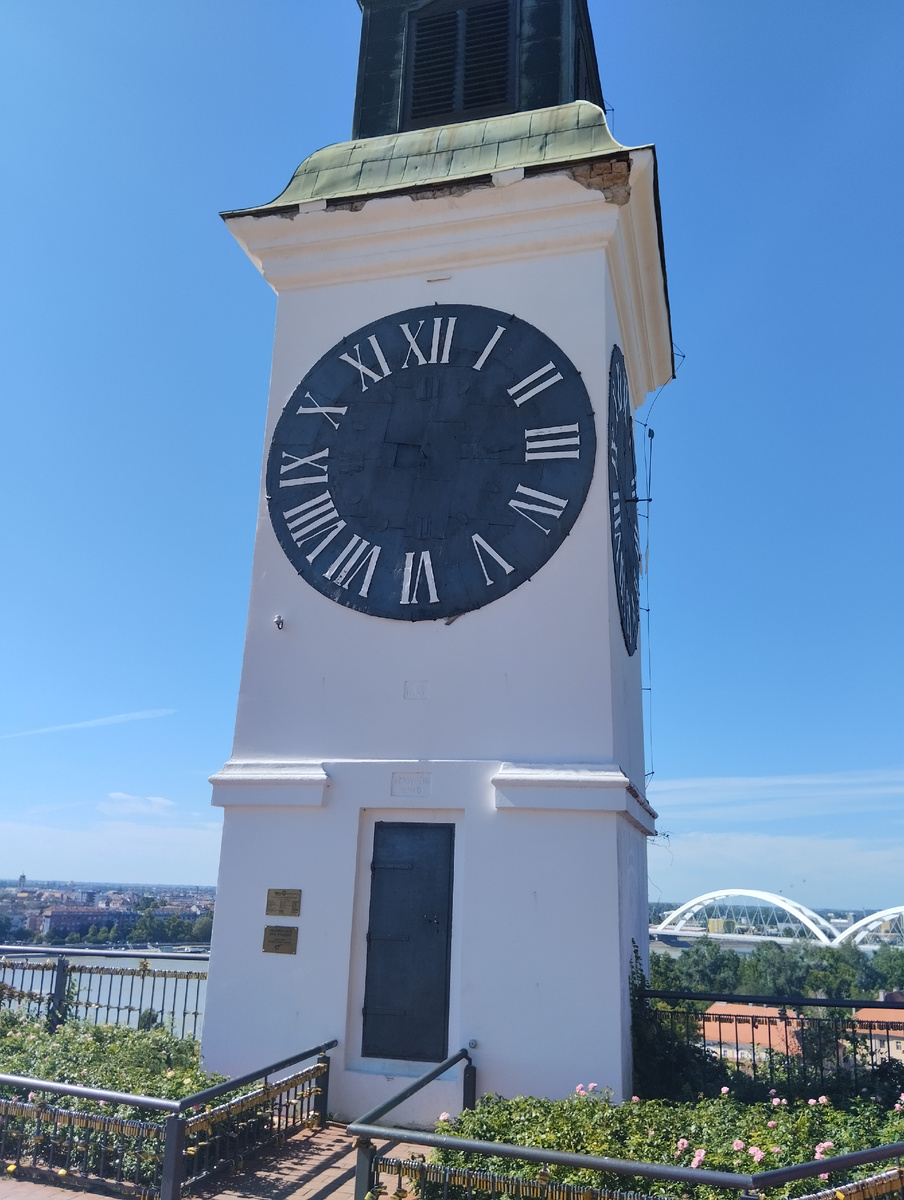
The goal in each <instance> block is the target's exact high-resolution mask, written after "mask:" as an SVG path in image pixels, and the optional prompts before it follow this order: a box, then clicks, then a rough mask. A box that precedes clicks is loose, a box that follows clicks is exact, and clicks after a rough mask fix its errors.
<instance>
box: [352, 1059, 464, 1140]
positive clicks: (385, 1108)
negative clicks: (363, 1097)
mask: <svg viewBox="0 0 904 1200" xmlns="http://www.w3.org/2000/svg"><path fill="white" fill-rule="evenodd" d="M463 1058H466V1059H467V1060H468V1062H469V1063H470V1062H471V1056H470V1054H469V1053H468V1052H467V1050H459V1051H458V1053H457V1054H453V1055H451V1056H450V1057H449V1058H447V1059H446V1060H445V1061H444V1062H441V1063H440V1064H439V1066H438V1067H434V1068H433V1070H432V1071H428V1072H427V1073H426V1075H420V1076H419V1077H418V1078H417V1079H415V1081H414V1083H412V1084H409V1085H408V1087H406V1088H405V1089H404V1090H403V1091H401V1092H397V1093H396V1094H395V1095H394V1096H392V1097H391V1098H390V1099H389V1100H386V1101H384V1103H383V1104H378V1105H377V1107H376V1108H372V1109H371V1110H370V1112H366V1113H365V1114H364V1116H363V1117H359V1119H358V1120H357V1121H356V1122H355V1124H356V1125H372V1124H373V1122H374V1121H377V1120H379V1118H380V1117H382V1116H384V1115H385V1114H386V1113H388V1112H389V1111H390V1109H393V1108H397V1107H398V1106H399V1105H400V1104H401V1103H402V1101H403V1100H408V1099H409V1098H410V1097H411V1096H413V1095H414V1093H415V1092H419V1091H420V1090H421V1088H422V1087H426V1085H427V1084H428V1083H431V1082H432V1081H433V1080H434V1079H437V1078H438V1077H439V1076H440V1075H442V1074H444V1073H445V1072H446V1071H448V1070H449V1068H450V1067H454V1066H455V1064H456V1063H457V1062H461V1060H462V1059H463ZM348 1131H349V1133H352V1132H354V1131H353V1129H352V1126H351V1125H349V1127H348Z"/></svg>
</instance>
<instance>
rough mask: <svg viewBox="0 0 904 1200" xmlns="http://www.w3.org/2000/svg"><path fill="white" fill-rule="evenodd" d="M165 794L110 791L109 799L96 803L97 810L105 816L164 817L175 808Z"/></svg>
mask: <svg viewBox="0 0 904 1200" xmlns="http://www.w3.org/2000/svg"><path fill="white" fill-rule="evenodd" d="M175 807H176V806H175V803H174V802H173V801H172V800H167V799H166V797H165V796H132V795H130V794H129V793H128V792H110V793H109V799H107V800H101V801H99V802H98V804H97V810H98V812H102V813H103V814H104V816H107V817H119V818H120V819H121V818H123V817H136V816H140V817H145V816H147V817H164V816H166V815H167V814H168V813H169V812H170V811H171V809H173V808H175Z"/></svg>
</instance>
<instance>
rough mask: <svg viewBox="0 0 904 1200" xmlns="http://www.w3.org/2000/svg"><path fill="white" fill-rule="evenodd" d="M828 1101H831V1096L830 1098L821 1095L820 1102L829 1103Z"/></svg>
mask: <svg viewBox="0 0 904 1200" xmlns="http://www.w3.org/2000/svg"><path fill="white" fill-rule="evenodd" d="M828 1102H829V1098H828V1096H820V1097H819V1103H820V1104H828Z"/></svg>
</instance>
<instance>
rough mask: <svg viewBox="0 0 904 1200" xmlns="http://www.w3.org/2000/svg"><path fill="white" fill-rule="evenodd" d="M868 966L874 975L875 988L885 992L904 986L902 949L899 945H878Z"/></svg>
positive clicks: (903, 951)
mask: <svg viewBox="0 0 904 1200" xmlns="http://www.w3.org/2000/svg"><path fill="white" fill-rule="evenodd" d="M870 966H871V967H872V969H873V971H874V972H875V975H876V981H875V985H874V986H875V987H876V988H881V989H882V990H883V991H885V992H894V991H898V990H899V989H901V988H904V950H902V949H901V948H900V947H899V946H880V947H879V949H878V950H877V951H876V953H875V954H874V955H873V960H872V962H871V963H870Z"/></svg>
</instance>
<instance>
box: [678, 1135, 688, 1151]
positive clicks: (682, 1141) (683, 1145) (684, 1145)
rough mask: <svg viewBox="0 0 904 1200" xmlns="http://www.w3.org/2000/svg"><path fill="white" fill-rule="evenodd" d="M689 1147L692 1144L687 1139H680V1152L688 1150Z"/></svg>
mask: <svg viewBox="0 0 904 1200" xmlns="http://www.w3.org/2000/svg"><path fill="white" fill-rule="evenodd" d="M689 1145H690V1142H689V1141H688V1140H687V1138H679V1139H678V1142H677V1146H678V1149H679V1150H686V1149H687V1148H688V1146H689Z"/></svg>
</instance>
